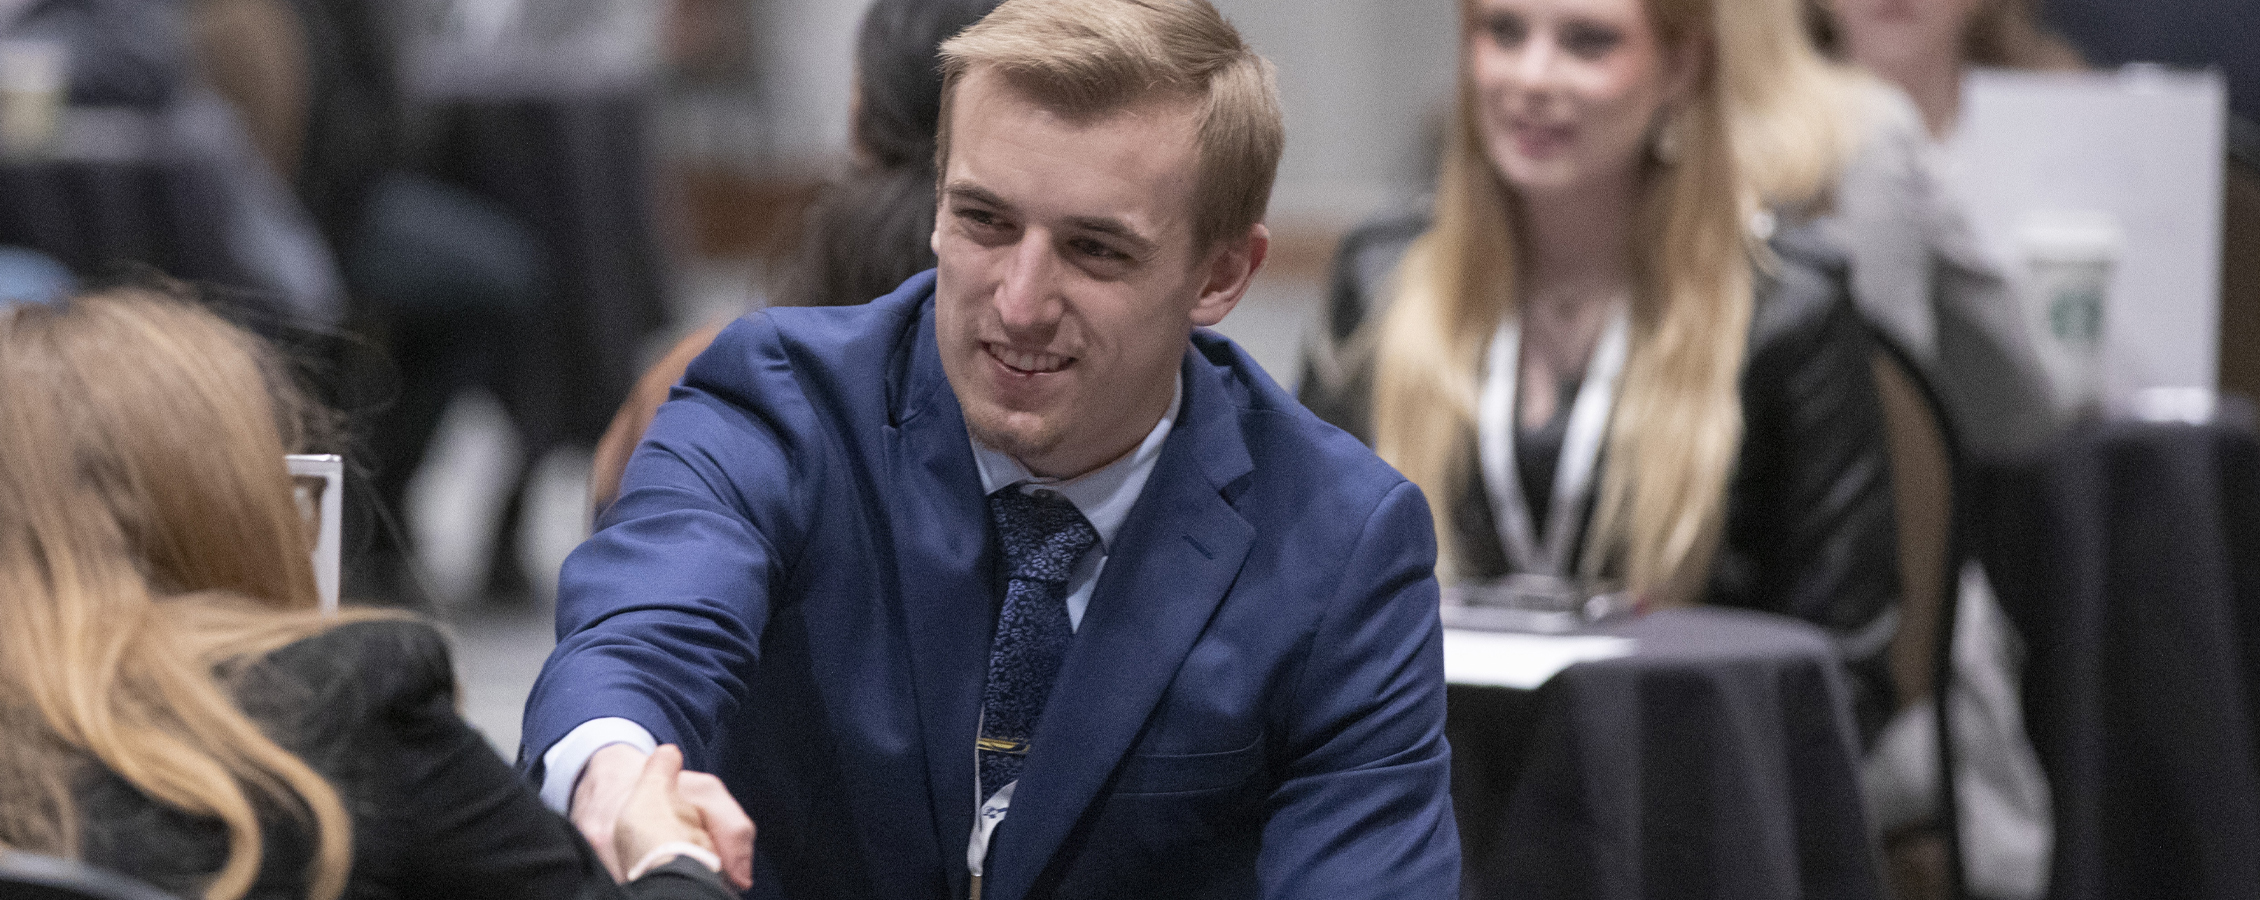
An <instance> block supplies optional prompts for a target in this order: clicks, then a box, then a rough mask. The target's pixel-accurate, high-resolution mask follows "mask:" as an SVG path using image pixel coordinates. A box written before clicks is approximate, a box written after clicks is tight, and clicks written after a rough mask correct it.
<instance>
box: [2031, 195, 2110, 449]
mask: <svg viewBox="0 0 2260 900" xmlns="http://www.w3.org/2000/svg"><path fill="white" fill-rule="evenodd" d="M2017 246H2018V249H2019V250H2020V251H2022V254H2023V256H2024V261H2025V266H2026V281H2025V293H2026V295H2027V303H2028V304H2029V307H2028V308H2029V309H2031V310H2032V312H2033V313H2034V314H2036V315H2037V316H2039V318H2040V322H2041V325H2042V330H2043V331H2045V332H2046V333H2047V335H2048V337H2049V344H2050V345H2051V346H2052V348H2053V350H2054V353H2053V355H2054V356H2055V357H2056V358H2057V360H2058V361H2059V371H2060V378H2059V381H2060V386H2061V387H2062V388H2063V390H2062V392H2061V393H2062V396H2063V398H2064V400H2065V401H2066V403H2067V404H2069V405H2070V406H2071V407H2073V408H2074V409H2078V410H2093V409H2096V408H2097V407H2098V406H2100V405H2101V403H2102V402H2103V367H2104V353H2103V347H2104V340H2103V338H2104V328H2105V325H2106V323H2105V317H2104V311H2105V310H2106V309H2107V308H2108V307H2109V305H2110V303H2109V301H2110V293H2111V273H2112V270H2113V269H2114V268H2116V267H2117V266H2118V262H2119V255H2120V253H2121V252H2122V248H2123V247H2124V246H2125V239H2124V238H2123V236H2122V232H2121V231H2120V228H2119V222H2118V219H2117V218H2115V217H2113V216H2112V215H2111V214H2110V213H2106V212H2101V211H2097V210H2043V211H2036V212H2032V213H2027V214H2026V215H2024V216H2023V217H2021V218H2020V219H2019V220H2018V227H2017Z"/></svg>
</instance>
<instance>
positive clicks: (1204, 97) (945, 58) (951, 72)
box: [934, 0, 1287, 250]
mask: <svg viewBox="0 0 2260 900" xmlns="http://www.w3.org/2000/svg"><path fill="white" fill-rule="evenodd" d="M976 68H981V69H988V70H991V71H994V72H996V73H998V74H1000V75H1002V76H1004V78H1005V79H1006V80H1007V82H1008V83H1009V84H1011V85H1012V86H1013V87H1014V88H1015V89H1016V90H1019V91H1021V92H1022V93H1024V94H1025V95H1026V96H1027V97H1028V98H1029V99H1031V100H1033V101H1035V102H1036V103H1037V104H1038V105H1040V106H1043V107H1044V108H1046V109H1048V110H1051V111H1053V112H1055V113H1058V114H1060V115H1062V116H1066V117H1069V118H1073V119H1093V118H1099V117H1103V116H1106V115H1109V114H1112V113H1114V112H1118V111H1120V110H1122V109H1125V108H1127V107H1129V106H1131V105H1134V104H1136V103H1139V102H1141V101H1145V100H1149V99H1153V98H1157V97H1161V98H1167V97H1172V96H1175V97H1183V98H1186V99H1189V100H1192V101H1194V102H1196V103H1198V105H1199V108H1198V110H1197V112H1196V116H1197V119H1196V121H1197V123H1198V129H1199V130H1198V134H1199V140H1200V170H1199V172H1198V174H1197V175H1196V176H1195V180H1194V193H1193V196H1194V197H1195V198H1196V200H1195V201H1194V202H1195V204H1196V206H1195V208H1194V210H1193V246H1194V247H1196V248H1200V249H1204V250H1205V249H1207V248H1210V247H1213V246H1215V245H1216V243H1217V242H1218V241H1221V240H1226V239H1230V238H1235V237H1238V236H1240V235H1242V234H1245V233H1247V231H1248V230H1249V229H1251V228H1253V227H1255V225H1256V223H1258V222H1261V221H1263V216H1264V209H1265V207H1267V206H1268V205H1270V202H1271V182H1272V177H1273V176H1274V175H1276V174H1277V173H1278V171H1279V154H1280V152H1281V150H1282V149H1283V148H1284V147H1285V146H1286V140H1287V138H1286V126H1285V125H1284V124H1283V123H1282V121H1281V118H1280V114H1279V88H1278V86H1277V84H1276V83H1275V82H1276V79H1275V76H1274V75H1273V72H1272V67H1271V63H1270V61H1268V60H1265V59H1264V58H1263V57H1261V56H1258V55H1256V52H1255V51H1254V50H1251V49H1249V48H1248V45H1247V43H1246V42H1244V41H1242V40H1241V39H1240V33H1239V32H1238V31H1235V30H1233V28H1232V24H1231V23H1230V22H1227V21H1225V20H1224V17H1223V16H1222V15H1219V14H1218V13H1217V11H1216V8H1215V7H1213V6H1210V5H1209V4H1208V2H1207V0H1009V2H1006V3H1003V4H1000V5H998V6H997V8H996V10H995V11H993V12H991V13H989V15H988V16H987V17H985V18H983V19H982V20H981V21H980V22H979V23H977V24H975V25H974V26H973V27H971V28H968V29H966V30H965V31H964V32H963V33H961V34H959V35H958V36H956V37H954V38H951V39H950V40H949V41H947V42H945V43H943V44H942V77H943V81H942V115H941V127H940V134H939V138H938V146H937V147H936V149H935V164H934V171H936V172H938V173H941V175H942V176H943V177H945V178H946V177H947V176H948V174H949V152H950V107H951V105H952V98H953V97H954V96H955V94H956V93H957V85H958V83H959V82H961V81H963V80H964V78H965V75H966V73H968V72H970V71H972V70H974V69H976Z"/></svg>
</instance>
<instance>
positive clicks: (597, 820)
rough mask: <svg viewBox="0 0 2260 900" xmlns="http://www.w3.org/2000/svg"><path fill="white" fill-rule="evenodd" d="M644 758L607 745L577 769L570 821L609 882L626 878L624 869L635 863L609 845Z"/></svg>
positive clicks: (630, 748) (626, 747)
mask: <svg viewBox="0 0 2260 900" xmlns="http://www.w3.org/2000/svg"><path fill="white" fill-rule="evenodd" d="M645 758H646V754H645V753H644V752H643V751H641V750H638V749H636V748H635V747H633V746H630V745H627V744H607V745H605V746H603V747H601V748H598V750H597V751H596V752H595V753H593V754H590V755H589V762H588V765H586V766H584V767H582V768H581V780H580V782H579V783H577V784H575V785H573V805H572V816H571V818H572V820H573V825H574V826H575V827H577V828H579V829H581V835H582V836H583V837H586V838H588V839H589V846H591V847H594V848H596V856H597V858H598V859H601V860H604V867H605V868H606V869H608V870H610V871H611V872H612V880H614V881H619V880H621V879H622V878H623V877H625V875H626V874H627V867H628V866H631V865H634V864H635V862H636V861H635V860H632V859H630V860H622V859H620V854H619V852H618V849H617V847H616V846H615V844H614V842H613V832H614V831H616V830H617V829H618V827H619V824H620V811H621V810H622V809H625V808H626V807H627V805H628V795H629V794H630V793H633V792H634V791H635V787H636V779H637V778H638V777H640V776H642V775H643V768H644V760H645Z"/></svg>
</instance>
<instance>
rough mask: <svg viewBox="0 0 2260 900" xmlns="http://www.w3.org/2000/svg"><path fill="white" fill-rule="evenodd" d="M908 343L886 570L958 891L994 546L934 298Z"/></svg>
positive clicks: (943, 845)
mask: <svg viewBox="0 0 2260 900" xmlns="http://www.w3.org/2000/svg"><path fill="white" fill-rule="evenodd" d="M914 340H915V345H914V346H913V347H911V348H910V352H909V362H908V365H907V371H906V372H905V373H904V376H903V378H902V380H901V381H900V383H901V384H903V385H904V392H903V395H902V401H901V402H900V404H899V406H898V408H899V409H901V410H902V413H901V415H900V417H899V418H898V419H897V423H896V425H895V426H894V427H893V428H891V429H889V431H890V435H889V438H890V439H891V441H892V446H890V447H889V448H888V449H889V454H888V455H889V459H890V462H891V464H892V466H893V467H894V470H893V473H892V474H893V478H892V483H891V484H890V485H889V486H888V489H889V490H891V491H892V492H893V496H891V497H889V498H887V502H888V503H889V504H890V505H891V506H892V508H893V510H894V517H893V518H894V521H893V529H894V540H895V553H896V572H897V577H898V578H899V580H900V585H901V597H902V605H903V622H904V625H905V628H906V630H907V635H906V636H907V638H908V640H909V642H910V656H911V664H912V670H913V672H915V674H916V682H915V683H914V684H912V685H911V693H912V696H913V698H914V699H915V702H916V703H917V707H918V716H919V720H920V729H921V732H922V734H923V735H924V739H925V748H926V767H927V786H928V790H929V791H930V797H929V800H930V802H931V803H932V804H933V815H934V828H935V831H936V833H935V836H934V837H935V840H936V841H938V842H939V844H940V852H941V854H942V859H943V861H944V868H945V870H947V871H948V872H949V873H950V875H949V878H950V882H951V887H950V891H951V896H960V897H962V896H964V895H965V893H966V885H965V884H964V880H965V878H966V877H967V875H966V868H965V865H964V847H965V842H966V840H967V839H968V838H969V837H970V836H971V835H972V833H973V812H974V804H975V800H974V796H973V793H974V785H973V741H974V738H975V737H976V734H975V732H976V730H977V729H978V727H979V721H980V711H981V685H982V679H983V678H984V677H985V675H986V673H987V670H988V648H989V633H990V631H991V630H992V629H993V627H994V626H993V624H992V621H991V611H990V607H991V603H990V598H991V596H992V595H993V594H995V593H996V586H995V584H994V578H993V577H992V574H993V570H994V568H995V553H996V551H995V550H994V549H993V548H992V547H991V546H990V545H991V543H992V541H990V540H989V520H988V513H987V509H988V507H987V501H986V500H985V499H984V498H983V496H982V493H981V481H980V476H979V474H978V470H977V469H976V468H975V465H974V462H973V451H972V447H971V445H970V444H969V443H968V440H967V438H966V432H965V419H964V414H963V412H962V411H960V409H959V408H958V405H957V398H956V396H955V395H954V394H952V393H951V392H950V389H949V382H948V381H947V379H946V378H945V377H944V376H943V374H942V367H941V360H940V357H939V356H938V353H937V351H936V349H935V346H934V308H933V304H932V301H931V300H929V301H928V302H927V304H926V308H925V311H924V312H923V313H922V314H921V324H920V327H919V328H918V330H917V335H916V337H915V338H914Z"/></svg>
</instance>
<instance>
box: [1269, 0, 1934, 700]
mask: <svg viewBox="0 0 2260 900" xmlns="http://www.w3.org/2000/svg"><path fill="white" fill-rule="evenodd" d="M1463 9H1464V22H1465V28H1464V29H1463V32H1462V35H1463V38H1464V44H1463V45H1462V49H1463V51H1464V55H1463V57H1462V66H1461V72H1462V75H1461V93H1460V101H1459V104H1458V107H1457V109H1458V114H1457V116H1456V119H1455V123H1454V130H1453V133H1452V137H1451V139H1450V143H1449V144H1448V146H1447V149H1446V155H1445V160H1444V165H1443V175H1442V178H1441V182H1440V184H1439V186H1438V190H1437V194H1436V198H1435V205H1434V210H1433V212H1432V213H1431V214H1428V215H1424V216H1421V217H1419V218H1417V219H1414V220H1411V221H1407V222H1384V223H1379V224H1376V225H1373V226H1368V227H1367V228H1364V229H1361V230H1359V231H1357V232H1355V233H1353V234H1352V235H1351V236H1350V237H1348V238H1347V239H1346V240H1345V242H1344V248H1343V250H1342V251H1341V253H1340V255H1339V256H1338V258H1337V260H1336V267H1335V268H1336V273H1337V277H1336V281H1335V293H1334V295H1333V297H1332V301H1331V303H1330V305H1329V309H1328V313H1329V315H1330V317H1331V318H1330V321H1329V323H1328V324H1329V334H1330V336H1331V338H1332V343H1331V344H1330V345H1326V346H1320V347H1318V348H1315V350H1314V353H1313V359H1312V360H1311V364H1310V375H1309V376H1308V377H1307V378H1306V380H1305V382H1304V384H1305V388H1304V395H1305V400H1306V401H1307V402H1309V403H1310V404H1311V406H1312V408H1313V409H1315V410H1317V411H1319V412H1320V413H1321V414H1322V415H1324V416H1326V417H1328V418H1329V419H1331V420H1333V421H1335V422H1336V423H1337V424H1340V425H1342V426H1344V427H1345V428H1347V429H1348V430H1349V431H1350V432H1351V433H1353V434H1357V435H1360V436H1362V437H1364V438H1365V439H1366V440H1367V441H1369V442H1371V443H1372V444H1373V445H1374V446H1375V447H1376V449H1377V450H1379V451H1380V453H1381V455H1382V458H1384V459H1387V460H1389V461H1391V462H1392V463H1394V464H1395V465H1396V466H1397V467H1398V468H1399V469H1400V470H1402V471H1404V472H1405V473H1406V474H1407V476H1408V477H1411V478H1412V479H1413V480H1414V481H1415V482H1416V483H1418V484H1420V485H1422V487H1423V489H1424V491H1425V492H1426V493H1427V494H1428V495H1429V496H1430V497H1431V498H1434V500H1433V501H1432V502H1433V504H1434V506H1435V511H1436V518H1437V525H1438V528H1439V531H1440V532H1441V533H1442V534H1443V535H1444V546H1445V550H1444V553H1443V558H1444V563H1443V564H1442V566H1441V569H1442V570H1443V571H1445V572H1447V573H1448V577H1449V578H1452V579H1458V580H1483V579H1490V578H1495V577H1499V576H1502V575H1506V574H1509V573H1526V572H1527V573H1531V574H1538V575H1546V576H1554V577H1564V578H1579V579H1598V580H1605V581H1613V582H1619V583H1622V584H1623V585H1624V586H1625V587H1627V588H1628V589H1630V590H1631V591H1632V592H1633V593H1635V594H1636V595H1637V596H1638V597H1640V598H1641V600H1642V602H1643V603H1645V604H1646V605H1648V606H1650V607H1657V606H1668V605H1675V604H1685V603H1697V602H1711V603H1720V604H1728V605H1736V606H1748V607H1754V608H1759V609H1766V610H1771V611H1775V612H1781V613H1786V614H1790V615H1796V616H1799V617H1802V618H1806V619H1809V620H1811V621H1814V622H1817V623H1819V624H1821V625H1823V626H1824V627H1827V628H1829V629H1830V630H1831V631H1833V632H1835V633H1836V634H1837V635H1838V637H1839V638H1840V639H1842V640H1843V641H1844V647H1845V650H1846V652H1847V656H1848V658H1849V659H1850V661H1851V662H1852V664H1853V667H1854V670H1855V672H1857V673H1859V674H1860V675H1861V678H1860V679H1859V685H1860V686H1859V690H1858V692H1857V693H1858V696H1859V699H1860V710H1861V713H1862V721H1863V723H1864V724H1865V725H1867V726H1868V727H1870V728H1872V727H1873V725H1874V724H1875V723H1876V722H1877V721H1879V719H1878V718H1877V715H1878V713H1879V712H1880V711H1881V710H1882V709H1884V708H1886V707H1887V704H1886V703H1885V701H1886V700H1887V699H1888V697H1889V690H1888V688H1887V687H1886V686H1884V685H1883V684H1882V683H1881V673H1880V671H1877V670H1876V666H1875V663H1876V662H1877V660H1876V656H1875V655H1876V653H1877V652H1878V651H1880V649H1881V645H1882V643H1883V642H1884V641H1885V640H1887V639H1888V638H1889V623H1890V621H1891V617H1890V615H1889V613H1890V611H1891V609H1892V602H1893V599H1894V597H1895V595H1896V594H1897V584H1896V578H1895V577H1894V575H1893V569H1892V567H1891V559H1892V555H1893V540H1892V536H1891V528H1892V516H1891V499H1890V492H1889V482H1888V479H1887V471H1886V468H1885V466H1884V463H1883V458H1882V453H1883V449H1882V436H1881V424H1880V421H1879V418H1878V413H1877V410H1876V406H1875V399H1874V391H1873V387H1872V384H1871V381H1870V376H1869V369H1868V367H1869V362H1868V359H1869V345H1868V341H1867V337H1866V335H1865V332H1864V331H1863V328H1862V325H1861V322H1860V320H1859V318H1858V316H1857V314H1856V313H1855V311H1854V310H1853V309H1852V307H1851V305H1850V303H1849V298H1848V297H1847V295H1846V291H1845V288H1844V284H1843V277H1844V266H1843V261H1842V260H1841V258H1840V257H1839V256H1837V255H1836V254H1835V252H1834V251H1833V250H1832V248H1830V247H1829V246H1828V244H1827V243H1826V242H1825V241H1822V240H1819V239H1818V235H1817V234H1816V233H1814V232H1813V230H1812V229H1810V228H1809V227H1806V226H1804V225H1803V223H1800V222H1798V221H1796V218H1797V215H1798V214H1799V212H1800V211H1801V210H1803V209H1805V208H1806V206H1805V205H1806V204H1809V203H1811V202H1812V201H1814V200H1815V199H1816V198H1817V197H1819V196H1820V195H1821V194H1822V193H1823V192H1824V191H1825V190H1826V188H1827V187H1828V185H1829V183H1830V181H1831V180H1832V179H1833V178H1834V177H1835V175H1836V172H1837V169H1838V166H1839V164H1840V162H1841V160H1842V158H1843V156H1844V154H1845V153H1846V151H1847V150H1848V148H1849V145H1850V141H1851V140H1852V138H1853V135H1852V133H1851V130H1852V129H1851V126H1850V124H1849V122H1848V121H1847V120H1846V119H1845V117H1844V116H1841V115H1839V114H1838V113H1837V108H1838V107H1839V105H1840V104H1841V102H1842V98H1843V96H1844V94H1845V91H1846V84H1847V83H1848V80H1849V79H1848V78H1847V77H1846V76H1845V75H1844V74H1842V73H1839V72H1837V71H1835V70H1833V69H1831V68H1830V67H1829V66H1828V64H1826V63H1824V62H1823V61H1822V60H1821V59H1820V58H1819V57H1818V56H1817V55H1815V54H1814V53H1813V51H1812V50H1811V48H1810V46H1809V45H1808V44H1807V43H1806V42H1805V40H1804V37H1803V35H1802V33H1801V32H1799V31H1798V30H1797V22H1798V19H1797V16H1796V12H1795V10H1794V8H1791V7H1788V6H1787V5H1785V4H1783V3H1780V2H1776V0H1720V2H1717V3H1715V4H1712V3H1700V2H1695V3H1688V2H1664V0H1657V2H1653V3H1646V4H1643V3H1641V2H1638V0H1468V2H1467V3H1466V4H1465V5H1464V7H1463ZM1776 212H1778V213H1779V214H1780V216H1781V221H1782V222H1783V224H1782V225H1780V226H1779V227H1778V228H1776V227H1775V226H1774V225H1773V224H1772V223H1773V222H1775V221H1776V218H1775V213H1776ZM1769 230H1770V232H1771V235H1770V237H1771V240H1770V241H1769V240H1768V232H1769ZM1501 392H1504V394H1503V395H1502V393H1501ZM1588 394H1593V395H1594V396H1595V398H1596V399H1597V400H1598V406H1599V408H1600V410H1601V411H1602V414H1603V417H1602V418H1601V419H1600V420H1599V421H1601V422H1602V423H1604V425H1603V433H1601V434H1598V435H1592V436H1588V437H1586V438H1581V439H1580V440H1581V441H1582V442H1584V443H1586V444H1587V446H1588V447H1589V450H1590V452H1591V453H1593V454H1597V459H1598V464H1599V467H1598V469H1597V470H1596V474H1595V476H1594V478H1593V481H1594V485H1593V488H1592V489H1591V490H1588V491H1587V492H1585V493H1584V494H1582V495H1571V496H1567V497H1566V498H1565V497H1564V496H1563V495H1562V494H1561V493H1560V492H1558V491H1556V490H1555V489H1554V485H1555V481H1556V477H1557V476H1556V471H1557V470H1567V469H1572V468H1576V467H1579V466H1583V465H1588V464H1591V463H1592V462H1593V459H1590V458H1588V459H1583V460H1574V461H1573V460H1571V459H1569V458H1568V457H1567V456H1566V454H1567V453H1568V452H1570V451H1568V450H1565V445H1574V443H1576V442H1569V441H1568V440H1567V436H1566V433H1565V432H1566V430H1567V429H1568V428H1569V427H1570V425H1571V423H1570V421H1569V420H1570V419H1571V417H1572V410H1573V408H1574V407H1576V406H1578V405H1580V404H1583V403H1586V402H1588V401H1587V395H1588ZM1486 408H1491V409H1498V410H1503V411H1506V412H1510V413H1511V416H1509V417H1507V418H1502V419H1494V418H1492V417H1491V416H1489V415H1488V414H1487V413H1485V412H1484V410H1485V409H1486ZM1494 428H1496V429H1497V430H1496V431H1494V430H1493V429H1494ZM1502 442H1506V443H1511V444H1512V447H1511V450H1512V456H1511V457H1508V458H1510V459H1513V460H1514V461H1515V463H1516V466H1515V468H1514V469H1513V470H1511V471H1496V472H1495V471H1491V469H1490V467H1489V466H1488V464H1486V463H1485V462H1483V460H1484V459H1485V458H1486V457H1490V456H1493V455H1494V448H1497V449H1499V450H1508V449H1510V448H1508V447H1506V446H1504V443H1502ZM1557 498H1559V499H1557ZM1561 500H1566V502H1568V503H1569V504H1571V506H1570V507H1569V508H1567V509H1560V508H1557V507H1556V506H1555V504H1556V503H1557V502H1561ZM1510 518H1511V519H1515V520H1521V521H1526V522H1527V523H1529V524H1530V525H1531V526H1533V528H1532V529H1531V530H1530V531H1522V532H1513V531H1511V530H1510V529H1503V528H1502V527H1501V523H1502V522H1503V521H1504V520H1507V519H1510ZM1539 527H1542V528H1543V530H1538V528H1539ZM1517 534H1519V535H1520V536H1517ZM1540 542H1543V544H1544V546H1545V547H1559V548H1562V549H1563V550H1564V551H1568V552H1553V553H1550V552H1545V551H1544V550H1543V549H1539V552H1535V553H1525V552H1523V551H1522V550H1519V549H1517V548H1516V547H1513V546H1509V545H1512V544H1526V543H1528V544H1537V543H1540ZM1546 564H1559V565H1560V568H1558V569H1556V570H1551V571H1546V570H1540V571H1533V569H1534V567H1540V566H1543V565H1546Z"/></svg>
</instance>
